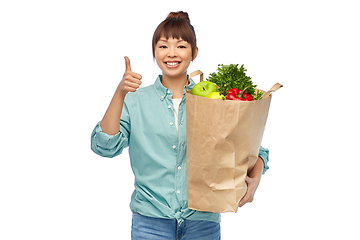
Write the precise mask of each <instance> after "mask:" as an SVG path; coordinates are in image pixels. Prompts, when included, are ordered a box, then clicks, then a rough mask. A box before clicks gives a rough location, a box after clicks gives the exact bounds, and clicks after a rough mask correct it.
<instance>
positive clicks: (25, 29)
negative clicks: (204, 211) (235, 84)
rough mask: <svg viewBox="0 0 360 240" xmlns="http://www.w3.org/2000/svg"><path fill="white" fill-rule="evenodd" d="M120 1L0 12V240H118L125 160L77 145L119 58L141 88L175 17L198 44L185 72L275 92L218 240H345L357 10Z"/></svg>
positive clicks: (125, 233) (351, 185)
mask: <svg viewBox="0 0 360 240" xmlns="http://www.w3.org/2000/svg"><path fill="white" fill-rule="evenodd" d="M127 2H128V3H124V1H81V0H71V1H70V0H63V1H45V0H44V1H40V0H34V1H16V0H14V1H2V2H1V3H0V35H1V37H0V79H1V85H0V107H1V109H0V112H1V118H0V126H1V133H0V136H1V138H0V159H1V162H0V195H1V196H0V239H2V240H10V239H39V240H40V239H46V240H47V239H87V240H90V239H108V240H110V239H130V228H131V212H130V209H129V202H130V195H131V193H132V190H133V175H132V172H131V169H130V164H129V158H128V155H127V151H124V153H123V154H122V155H121V156H118V157H116V158H113V159H105V158H102V157H100V156H97V155H95V154H94V153H93V152H91V150H90V134H91V131H92V130H93V128H94V126H95V124H96V123H97V122H98V121H99V120H101V118H102V116H103V114H104V112H105V110H106V108H107V106H108V104H109V102H110V100H111V97H112V95H113V93H114V91H115V89H116V86H117V85H118V83H119V81H120V79H121V77H122V75H123V72H124V69H125V63H124V58H123V57H124V56H125V55H127V56H129V58H130V60H131V66H132V70H133V71H134V72H138V73H140V74H141V75H142V76H143V86H147V85H150V84H152V83H153V82H154V81H155V79H156V76H157V75H158V74H160V70H159V68H158V67H157V66H156V63H155V62H154V61H153V59H152V53H151V39H152V34H153V32H154V30H155V28H156V27H157V25H158V24H159V23H160V22H161V21H162V20H163V19H165V17H166V16H167V14H168V13H169V12H170V11H179V10H182V11H187V12H188V13H189V15H190V19H191V22H192V24H193V26H194V27H195V31H196V34H197V39H198V47H199V55H198V58H197V59H196V60H195V62H194V63H193V64H191V65H190V68H189V72H191V71H194V70H197V69H200V70H202V71H203V72H204V73H205V77H207V76H208V74H209V73H211V72H214V71H215V70H216V69H217V64H219V63H223V64H229V63H239V64H245V68H247V69H248V72H247V73H248V75H249V76H251V77H252V80H253V82H254V83H255V84H257V85H258V87H259V88H260V89H264V90H268V89H269V88H270V87H271V86H272V85H273V84H275V83H276V82H279V83H281V84H283V85H284V87H283V88H282V89H280V90H279V91H278V92H276V93H274V94H273V100H272V103H271V107H270V113H269V116H268V122H267V126H266V130H265V133H264V138H263V143H262V145H263V146H264V147H266V148H268V149H270V163H269V164H270V170H269V171H268V172H267V173H266V174H265V175H264V176H263V178H262V181H261V183H260V186H259V188H258V191H257V193H256V195H255V200H254V202H253V203H251V204H247V205H245V206H244V207H243V208H242V209H239V211H238V213H236V214H235V213H226V214H222V225H221V227H222V239H224V240H229V239H327V238H330V237H331V238H332V239H335V238H336V239H359V238H360V234H359V232H358V230H356V229H357V228H358V225H359V214H360V209H359V201H360V194H358V189H359V185H358V184H359V182H360V179H359V177H358V176H359V169H360V163H359V160H360V159H359V154H358V152H359V150H358V149H359V138H358V137H359V133H360V131H359V124H358V123H359V121H360V118H359V116H360V115H359V97H358V95H359V91H358V90H359V89H360V84H359V82H360V74H359V64H360V60H359V59H360V57H359V56H360V48H359V42H360V38H359V22H360V17H359V12H358V8H357V7H358V4H357V1H348V0H342V1H319V0H312V1H278V0H274V1H225V0H223V1H208V2H206V1H127ZM130 2H131V3H130ZM195 80H196V79H195Z"/></svg>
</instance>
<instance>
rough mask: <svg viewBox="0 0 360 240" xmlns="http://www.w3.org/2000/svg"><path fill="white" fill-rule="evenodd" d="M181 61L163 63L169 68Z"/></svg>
mask: <svg viewBox="0 0 360 240" xmlns="http://www.w3.org/2000/svg"><path fill="white" fill-rule="evenodd" d="M180 63H181V62H165V64H166V65H167V66H168V67H170V68H175V67H178V66H179V65H180Z"/></svg>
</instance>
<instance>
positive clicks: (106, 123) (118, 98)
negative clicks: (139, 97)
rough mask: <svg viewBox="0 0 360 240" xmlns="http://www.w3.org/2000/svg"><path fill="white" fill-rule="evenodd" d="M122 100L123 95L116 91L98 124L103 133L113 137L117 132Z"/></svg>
mask: <svg viewBox="0 0 360 240" xmlns="http://www.w3.org/2000/svg"><path fill="white" fill-rule="evenodd" d="M124 98H125V95H123V94H122V93H121V92H120V91H118V89H117V90H116V92H115V94H114V96H113V98H112V100H111V102H110V105H109V107H108V109H107V110H106V112H105V115H104V117H103V119H102V120H101V123H100V127H101V129H102V131H103V132H104V133H106V134H108V135H115V134H117V133H118V132H119V129H120V117H121V112H122V108H123V105H124Z"/></svg>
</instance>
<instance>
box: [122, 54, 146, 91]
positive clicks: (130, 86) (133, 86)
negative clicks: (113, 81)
mask: <svg viewBox="0 0 360 240" xmlns="http://www.w3.org/2000/svg"><path fill="white" fill-rule="evenodd" d="M125 66H126V69H125V73H124V76H123V79H122V80H121V82H120V83H119V86H118V88H117V91H120V93H122V94H123V96H125V95H126V94H127V93H128V92H135V91H136V90H137V89H138V88H139V87H140V84H141V78H142V76H141V75H140V74H138V73H134V72H132V71H131V66H130V59H129V58H128V57H125Z"/></svg>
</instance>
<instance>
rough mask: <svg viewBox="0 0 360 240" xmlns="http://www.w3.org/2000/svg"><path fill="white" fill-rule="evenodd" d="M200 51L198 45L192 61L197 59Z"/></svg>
mask: <svg viewBox="0 0 360 240" xmlns="http://www.w3.org/2000/svg"><path fill="white" fill-rule="evenodd" d="M198 52H199V48H198V47H196V50H195V54H194V57H193V59H192V60H191V61H194V60H195V58H196V57H197V55H198Z"/></svg>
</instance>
